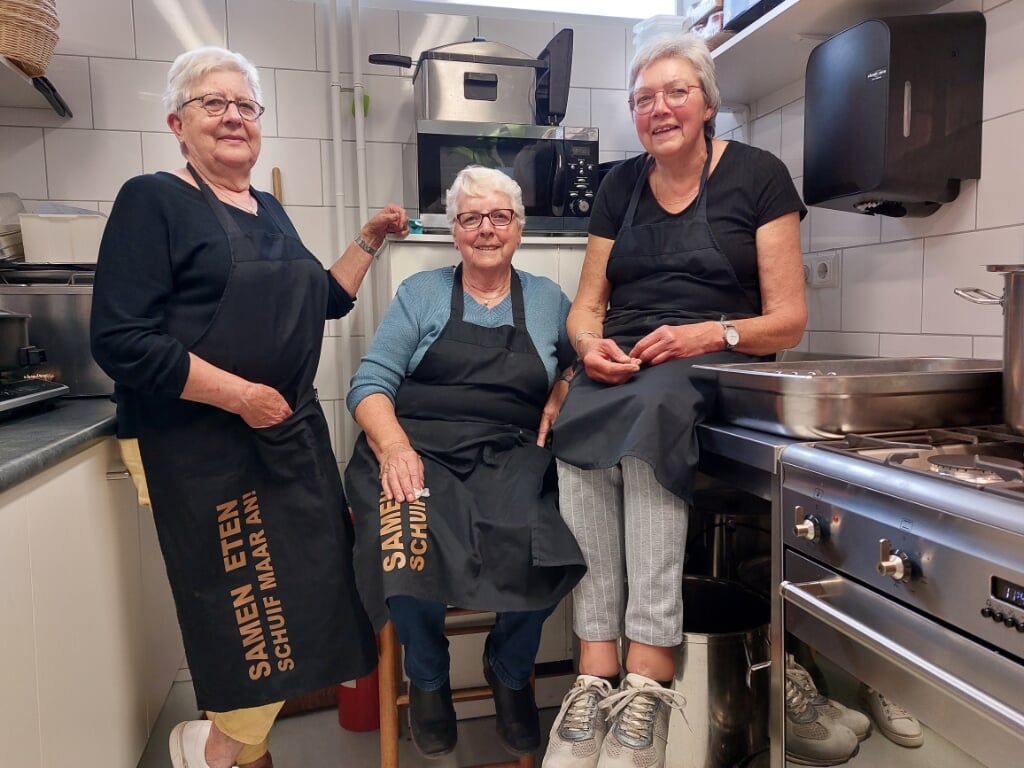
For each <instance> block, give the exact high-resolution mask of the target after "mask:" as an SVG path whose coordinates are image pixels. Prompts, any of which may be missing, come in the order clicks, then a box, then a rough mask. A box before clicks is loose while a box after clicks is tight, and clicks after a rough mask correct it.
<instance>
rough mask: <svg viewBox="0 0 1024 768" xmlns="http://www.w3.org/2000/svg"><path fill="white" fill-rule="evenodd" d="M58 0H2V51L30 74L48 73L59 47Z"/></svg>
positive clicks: (1, 52)
mask: <svg viewBox="0 0 1024 768" xmlns="http://www.w3.org/2000/svg"><path fill="white" fill-rule="evenodd" d="M59 26H60V22H59V21H58V20H57V5H56V2H55V0H3V2H2V3H0V55H3V56H6V57H7V58H8V59H10V60H11V61H12V62H13V63H14V64H16V65H17V66H18V67H19V68H20V69H21V70H22V71H24V72H25V74H26V75H28V76H29V77H39V76H41V75H43V74H45V72H46V69H47V67H49V66H50V58H51V56H53V49H54V48H56V47H57V40H58V36H57V28H58V27H59Z"/></svg>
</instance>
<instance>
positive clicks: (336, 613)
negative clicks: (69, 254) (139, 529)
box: [138, 167, 377, 711]
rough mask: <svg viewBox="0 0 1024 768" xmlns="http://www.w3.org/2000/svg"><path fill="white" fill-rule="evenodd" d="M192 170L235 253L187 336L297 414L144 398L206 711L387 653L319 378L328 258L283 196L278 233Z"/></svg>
mask: <svg viewBox="0 0 1024 768" xmlns="http://www.w3.org/2000/svg"><path fill="white" fill-rule="evenodd" d="M189 170H190V171H192V168H191V167H189ZM192 175H193V177H195V179H196V183H197V184H198V185H199V188H200V190H201V191H202V194H203V197H204V198H205V199H206V202H207V203H208V204H209V206H210V207H211V208H212V209H213V212H214V213H215V214H216V216H217V219H218V220H219V222H220V224H221V226H222V227H223V229H224V232H225V236H226V237H227V239H228V242H229V244H230V248H231V261H232V264H231V271H230V274H229V277H228V281H227V285H226V287H225V290H224V295H223V297H222V299H221V301H220V305H219V306H218V308H217V310H216V313H215V315H214V318H213V320H212V321H211V323H210V325H209V326H208V327H207V329H206V330H205V332H204V333H203V335H202V336H201V337H200V338H199V339H194V340H193V339H182V341H183V342H184V343H185V344H186V346H188V348H189V349H190V350H191V351H192V352H194V353H195V354H196V355H198V356H199V357H201V358H203V359H205V360H207V361H208V362H210V363H212V364H214V365H216V366H218V367H220V368H222V369H225V370H227V371H230V372H232V373H236V374H238V375H239V376H242V377H243V378H246V379H249V380H251V381H255V382H259V383H263V384H266V385H268V386H271V387H274V388H275V389H277V390H278V391H279V392H281V394H282V395H283V396H284V398H285V399H286V400H287V401H288V403H289V405H290V406H291V407H292V409H293V411H294V413H293V414H292V415H291V416H290V417H289V418H288V419H286V420H285V421H283V422H282V423H280V424H277V425H275V426H273V427H268V428H266V429H252V428H251V427H249V426H248V425H246V423H245V422H244V421H243V420H242V419H241V418H240V417H239V416H237V415H235V414H232V413H229V412H227V411H224V410H221V409H219V408H214V407H212V406H208V405H204V404H201V403H194V402H189V401H186V400H177V399H156V398H147V399H146V400H145V401H144V403H143V418H141V419H140V423H139V433H138V438H139V449H140V452H141V454H142V462H143V466H144V467H145V472H146V479H147V482H148V485H149V493H150V497H151V500H152V505H153V511H154V517H155V520H156V526H157V532H158V534H159V539H160V546H161V549H162V550H163V554H164V559H165V561H166V564H167V573H168V576H169V578H170V583H171V588H172V591H173V593H174V599H175V604H176V606H177V611H178V619H179V622H180V624H181V630H182V636H183V638H184V642H185V652H186V655H187V658H188V664H189V668H190V670H191V672H192V679H193V684H194V686H195V691H196V699H197V702H198V705H199V707H200V708H201V709H209V710H212V711H228V710H233V709H241V708H246V707H253V706H258V705H261V704H266V703H269V702H274V701H281V700H284V699H286V698H289V697H292V696H296V695H299V694H302V693H305V692H308V691H311V690H315V689H318V688H322V687H325V686H328V685H332V684H335V683H338V682H341V681H343V680H350V679H353V678H357V677H361V676H363V675H365V674H366V673H367V672H369V671H370V670H371V669H373V667H374V665H375V664H376V659H377V652H376V645H375V640H374V636H373V632H372V629H371V627H370V624H369V621H368V618H367V617H366V615H365V613H364V612H363V610H362V606H361V604H360V602H359V599H358V595H357V593H356V591H355V583H354V576H353V572H352V559H351V557H352V555H351V552H352V524H351V521H350V519H349V517H348V514H347V504H346V501H345V495H344V492H343V490H342V486H341V478H340V476H339V474H338V467H337V464H336V462H335V458H334V454H333V452H332V450H331V444H330V438H329V435H328V431H327V422H326V420H325V418H324V415H323V411H322V410H321V408H320V404H319V402H318V401H317V399H316V393H315V391H314V389H313V377H314V375H315V374H316V368H317V364H318V362H319V357H320V345H321V341H322V336H323V327H324V321H325V318H326V308H327V295H328V286H327V283H326V281H325V274H324V270H323V267H322V266H321V265H320V263H319V262H318V261H317V260H316V258H315V257H314V256H313V255H312V254H311V253H309V251H307V250H306V249H305V247H304V246H303V245H302V243H301V242H300V241H299V240H297V239H296V238H294V237H291V236H289V235H286V234H284V230H283V228H282V226H281V222H280V220H279V219H277V218H275V217H274V214H273V212H272V211H271V209H270V207H269V206H264V207H263V209H262V210H263V213H264V214H265V215H267V216H269V217H270V218H271V221H273V223H274V224H275V225H276V227H277V230H278V231H277V232H274V233H269V232H254V233H245V232H242V230H241V229H240V228H239V226H238V225H237V223H235V221H234V220H233V219H232V217H231V215H230V214H229V213H228V211H227V210H226V208H225V206H224V205H223V204H222V203H221V202H220V201H219V200H218V199H217V198H216V197H215V196H214V194H213V192H212V191H211V190H210V189H209V187H208V186H207V185H206V184H205V183H204V182H203V181H202V179H200V178H199V176H198V175H197V174H196V173H195V172H194V171H192ZM178 311H182V312H185V311H188V308H187V307H186V308H181V309H180V310H177V309H174V310H172V311H171V317H170V319H169V320H168V321H167V323H166V328H165V330H166V332H167V333H169V334H170V335H172V336H176V330H177V325H178V324H177V323H176V320H175V314H176V313H177V312H178ZM177 337H178V338H180V335H177Z"/></svg>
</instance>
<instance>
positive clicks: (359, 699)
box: [338, 669, 380, 732]
mask: <svg viewBox="0 0 1024 768" xmlns="http://www.w3.org/2000/svg"><path fill="white" fill-rule="evenodd" d="M378 690H379V683H378V679H377V670H376V669H374V670H373V671H372V672H371V673H370V674H368V675H365V676H364V677H360V678H359V679H358V680H350V681H348V682H345V683H341V684H339V685H338V724H339V725H340V726H341V727H342V728H344V729H345V730H347V731H359V732H363V731H376V730H377V729H378V728H380V698H379V693H378Z"/></svg>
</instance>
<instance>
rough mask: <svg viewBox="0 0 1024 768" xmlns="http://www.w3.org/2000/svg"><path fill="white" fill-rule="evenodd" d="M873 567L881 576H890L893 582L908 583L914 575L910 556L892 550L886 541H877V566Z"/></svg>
mask: <svg viewBox="0 0 1024 768" xmlns="http://www.w3.org/2000/svg"><path fill="white" fill-rule="evenodd" d="M875 567H876V569H877V570H878V573H879V574H880V575H881V576H891V577H892V579H893V580H894V581H904V582H906V581H910V577H911V576H913V574H914V568H913V564H912V563H911V562H910V556H909V555H908V554H907V553H906V552H901V551H900V550H898V549H892V548H891V546H890V544H889V540H888V539H879V541H878V565H877V566H875Z"/></svg>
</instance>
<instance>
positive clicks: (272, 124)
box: [0, 0, 1024, 461]
mask: <svg viewBox="0 0 1024 768" xmlns="http://www.w3.org/2000/svg"><path fill="white" fill-rule="evenodd" d="M380 4H381V5H392V6H394V7H392V8H380V7H363V8H361V10H360V32H359V43H360V48H361V60H360V67H361V68H362V69H363V83H362V84H363V86H364V87H365V90H366V93H367V94H368V95H369V97H370V108H369V115H368V117H367V119H366V123H365V135H366V139H367V142H368V144H367V150H366V167H367V189H368V203H367V204H368V206H369V208H370V209H371V210H374V209H376V208H379V207H380V206H381V205H383V204H384V203H386V202H389V201H392V200H401V199H402V197H403V193H404V190H403V188H402V165H401V145H402V144H405V143H408V142H409V140H410V138H411V137H412V136H413V83H412V75H413V70H412V69H400V68H397V67H394V66H376V65H371V64H369V63H367V61H366V56H367V55H369V54H370V53H402V54H405V55H407V56H410V57H411V58H412V59H413V61H414V62H415V60H416V58H417V57H418V56H419V54H420V53H421V52H422V51H423V50H425V49H428V48H433V47H436V46H439V45H444V44H448V43H452V42H457V41H463V40H468V39H470V38H471V37H473V36H474V35H482V36H484V37H486V38H488V39H492V40H497V41H499V42H503V43H506V44H508V45H511V46H513V47H515V48H518V49H519V50H522V51H524V52H525V53H527V54H529V55H536V54H538V53H539V52H540V50H541V48H542V47H543V46H544V45H545V44H546V43H547V41H548V40H550V38H551V37H552V36H553V35H554V33H555V32H557V31H558V30H559V29H561V28H562V27H564V26H570V27H572V28H573V29H574V55H573V77H572V86H573V87H572V89H571V92H570V99H569V106H568V113H567V115H566V118H565V121H564V123H565V124H566V125H596V126H597V127H598V128H599V129H600V140H601V151H600V158H601V160H602V161H608V160H617V159H622V158H624V157H627V156H629V155H632V154H635V153H637V152H639V151H641V147H640V143H639V141H638V140H637V138H636V134H635V132H634V130H633V127H632V122H631V119H630V115H629V111H628V109H627V107H626V105H625V100H626V90H625V88H626V67H627V65H628V63H629V59H630V58H631V57H632V55H633V46H632V26H633V22H631V21H621V20H620V21H613V20H602V19H597V18H594V17H562V16H553V15H550V14H543V13H536V14H530V13H528V12H525V11H512V10H510V11H509V12H508V16H507V17H504V16H503V15H502V13H501V12H499V11H488V12H487V13H486V15H482V16H475V15H467V14H466V13H465V11H466V10H467V9H465V8H462V7H460V10H461V11H463V12H462V13H459V14H451V15H446V14H439V13H422V12H420V11H419V10H417V9H411V10H410V8H412V6H410V5H409V4H407V3H406V0H387V2H383V3H380ZM961 6H963V7H962V8H961ZM169 7H173V4H166V3H163V2H160V0H88V2H86V0H62V2H60V3H59V10H60V15H61V29H60V35H61V39H60V43H59V45H58V47H57V51H56V54H57V55H56V56H55V57H54V60H53V63H52V64H51V68H50V70H49V72H48V75H49V76H50V78H51V80H52V81H53V82H54V83H55V84H56V85H57V87H58V88H59V90H60V92H61V94H62V95H63V96H64V97H65V99H66V100H67V101H68V103H69V104H70V106H71V108H72V110H73V112H74V117H73V118H71V119H70V120H65V119H61V118H58V117H57V116H56V115H54V114H51V113H47V112H46V111H44V110H37V109H25V108H11V107H0V191H14V192H17V193H18V194H19V195H21V196H22V197H23V198H24V199H25V200H28V201H35V200H47V199H50V200H61V201H76V202H78V203H80V204H82V205H86V206H89V207H95V208H98V209H99V210H101V211H109V208H110V203H111V201H112V200H113V198H114V195H115V194H116V192H117V190H118V188H119V187H120V185H121V183H123V181H124V180H125V179H127V178H129V177H130V176H133V175H135V174H137V173H141V172H152V171H155V170H160V169H169V168H173V167H178V166H180V164H181V157H180V154H179V153H178V149H177V146H176V145H175V142H174V139H173V137H171V136H170V135H169V132H168V130H167V128H166V124H165V122H164V120H163V114H162V109H161V108H160V106H159V98H160V94H161V93H162V91H163V87H164V82H165V78H166V69H167V65H168V64H169V62H170V61H171V60H172V59H173V57H174V56H175V55H177V53H178V52H180V51H181V50H184V49H186V48H189V47H192V46H194V45H196V44H200V43H203V44H205V43H219V44H223V43H226V44H228V45H230V46H231V47H233V48H236V49H238V50H241V51H242V52H244V53H245V54H246V55H247V56H249V57H250V58H251V59H252V60H253V61H254V62H255V63H256V64H257V65H259V67H260V75H261V79H262V83H263V89H264V102H265V103H266V106H267V108H268V110H267V114H266V115H265V116H264V118H263V129H264V148H263V153H262V157H261V159H260V162H259V164H258V165H257V167H256V170H255V172H254V177H253V181H254V184H255V185H256V186H257V187H259V188H263V189H270V186H271V182H270V174H271V169H272V168H273V167H275V166H276V167H279V168H280V169H281V172H282V181H283V185H284V198H285V202H286V205H287V210H288V212H289V214H290V215H291V216H292V218H293V219H294V221H295V223H296V226H297V227H298V228H299V231H300V233H301V234H302V236H303V238H304V239H305V240H306V241H307V243H308V244H309V245H310V246H311V248H312V249H313V250H314V251H315V252H316V253H317V255H318V256H319V257H320V258H321V260H322V261H323V262H324V263H330V261H332V260H333V259H334V258H335V256H336V255H337V253H338V242H337V237H336V235H335V226H334V220H333V219H334V217H333V215H332V206H333V205H334V203H335V197H334V194H333V182H332V169H333V165H332V156H333V147H332V142H331V139H330V137H331V130H330V107H329V105H330V98H332V92H331V90H330V88H329V81H330V78H329V75H328V74H327V69H328V51H327V39H328V34H327V33H328V29H327V26H328V12H327V9H326V6H325V5H324V4H323V3H309V2H292V1H291V0H191V1H190V2H189V3H188V4H187V7H188V9H189V10H188V13H187V14H186V15H185V17H184V18H181V17H175V16H174V15H171V14H167V13H166V12H165V11H163V10H161V9H166V8H169ZM955 7H956V9H957V10H966V9H969V8H979V7H980V8H983V9H984V10H985V12H986V16H987V23H988V38H987V45H986V79H985V90H984V109H985V113H984V114H985V125H984V130H983V159H982V178H981V180H979V181H976V182H975V181H967V182H966V183H964V184H963V188H962V191H961V193H960V196H959V198H958V199H957V200H956V201H955V202H954V203H951V204H948V205H946V206H943V208H942V209H940V211H939V212H938V213H936V214H935V215H933V216H930V217H927V218H919V219H903V220H900V219H891V218H886V217H878V218H875V217H870V216H859V215H855V214H851V213H843V212H837V211H830V210H828V209H824V208H814V209H812V210H811V212H810V214H809V215H808V216H807V217H806V218H805V220H804V221H803V223H802V224H801V241H802V248H803V250H804V251H805V253H814V252H818V251H823V250H833V249H834V250H837V251H838V252H839V257H840V263H841V266H842V271H841V282H840V286H839V287H838V288H834V289H815V290H811V291H809V293H808V299H809V305H810V322H809V325H808V331H807V333H806V334H805V336H804V339H803V340H802V341H801V344H800V348H802V349H807V350H810V351H814V352H831V353H851V354H906V353H908V352H910V351H914V350H924V352H923V353H926V354H930V353H933V352H943V353H945V354H955V355H975V356H981V357H999V356H1001V355H1002V340H1001V334H1002V328H1001V318H1000V316H999V314H1000V313H999V311H998V309H993V308H991V307H977V306H974V305H970V304H969V303H967V302H966V301H964V300H962V299H957V298H956V297H955V296H952V293H951V291H952V288H953V287H957V286H962V285H980V286H981V287H986V288H988V289H989V290H993V291H995V292H1001V290H1002V284H1001V282H1000V280H1001V279H1000V278H999V277H997V276H994V275H990V274H988V273H986V272H985V271H984V265H985V264H987V263H1000V262H1020V261H1024V205H1021V204H1020V202H1019V200H1020V193H1019V189H1020V179H1022V178H1024V152H1022V151H1021V149H1020V143H1021V137H1022V136H1024V89H1021V88H1020V86H1019V83H1020V81H1021V80H1022V78H1024V54H1022V53H1021V46H1020V40H1021V39H1024V0H962V1H961V2H958V3H957V4H956V6H955ZM350 27H351V20H350V18H349V12H348V11H347V10H346V11H344V12H342V14H341V17H340V18H339V29H338V33H339V40H340V43H341V51H340V68H341V70H342V72H343V73H344V74H343V76H342V78H341V86H342V87H343V88H351V87H352V75H351V73H352V71H353V62H352V47H351V44H350V42H349V41H350V40H351V36H350V32H349V30H350ZM770 65H771V63H770V62H765V66H770ZM340 98H341V103H342V119H343V126H342V133H343V136H344V139H345V143H344V146H343V160H344V168H345V171H344V187H343V190H344V193H345V197H344V200H343V204H344V206H345V210H344V212H343V216H342V219H343V222H344V226H345V233H344V235H343V236H344V237H346V238H347V237H350V236H351V235H352V234H354V232H355V231H356V229H357V228H358V226H359V220H358V219H359V214H358V205H357V204H358V200H357V198H356V184H355V169H356V164H355V145H354V138H355V130H354V120H353V118H352V113H351V108H352V97H351V94H350V92H347V91H343V92H342V93H341V96H340ZM726 106H728V107H736V108H738V109H739V111H738V112H735V113H729V112H725V111H723V112H722V113H721V114H720V116H719V120H718V125H719V130H720V132H721V133H722V134H723V135H726V136H728V137H729V138H733V139H736V140H743V141H749V142H751V143H754V144H756V145H758V146H763V147H765V148H767V149H769V150H770V151H772V152H775V153H777V154H779V156H780V157H781V158H782V160H783V162H784V163H785V164H786V166H787V168H788V169H789V171H790V173H791V174H792V175H793V177H794V179H795V182H796V184H797V189H798V190H800V189H801V186H800V185H801V182H802V179H801V178H800V176H801V174H802V172H803V167H802V166H803V119H804V117H803V82H802V81H797V82H795V83H791V84H788V85H786V86H784V87H783V88H780V89H779V90H778V91H777V92H775V93H772V94H765V95H764V96H762V97H761V98H760V99H759V100H758V101H757V102H756V103H754V104H750V105H726ZM748 110H749V115H750V116H749V117H748V115H747V111H748ZM580 264H582V253H580V249H578V248H576V249H573V248H561V249H560V251H559V259H558V265H557V267H555V268H556V269H557V274H556V276H557V277H558V278H559V282H560V283H561V285H562V286H563V288H564V289H565V290H566V291H567V292H568V293H569V294H570V295H572V294H573V293H575V289H576V281H577V275H578V270H579V266H580ZM378 266H379V264H378ZM538 266H539V268H542V269H543V268H544V267H546V266H547V265H543V264H542V265H538ZM372 275H373V273H371V278H370V279H371V280H373V279H374V278H373V276H372ZM369 304H372V302H368V301H364V300H361V301H360V302H359V303H358V304H357V311H356V312H354V313H353V315H352V316H351V317H349V318H346V319H344V320H341V321H332V322H331V323H328V329H327V330H328V333H329V334H330V337H329V338H328V339H327V340H326V341H325V367H326V366H328V365H329V366H330V367H331V368H332V369H333V372H331V373H327V372H325V373H324V374H323V376H324V380H323V382H322V383H323V387H322V391H321V396H322V397H324V398H325V402H332V399H331V398H328V397H327V395H328V394H331V395H338V396H340V394H341V393H342V392H343V391H344V389H345V387H346V386H347V381H348V376H350V375H351V369H353V368H354V365H355V363H356V362H357V361H358V359H359V355H360V353H361V352H362V350H363V349H364V348H365V344H366V337H367V336H368V335H369V334H370V333H371V332H372V322H371V316H372V314H373V313H372V312H371V310H372V309H373V308H372V307H371V306H368V305H369ZM338 345H342V347H339V346H338ZM328 360H329V361H330V362H329V363H328V362H327V361H328ZM346 366H347V368H346ZM348 418H349V417H348V414H347V412H346V411H345V410H344V408H343V407H340V406H338V405H337V404H335V406H334V413H333V417H332V423H333V430H334V432H333V434H334V439H335V441H336V446H337V448H338V454H339V458H341V459H342V461H344V458H345V456H346V455H347V447H348V446H349V445H350V444H351V439H352V438H353V434H352V433H353V430H352V429H351V424H350V422H349V420H348Z"/></svg>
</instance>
